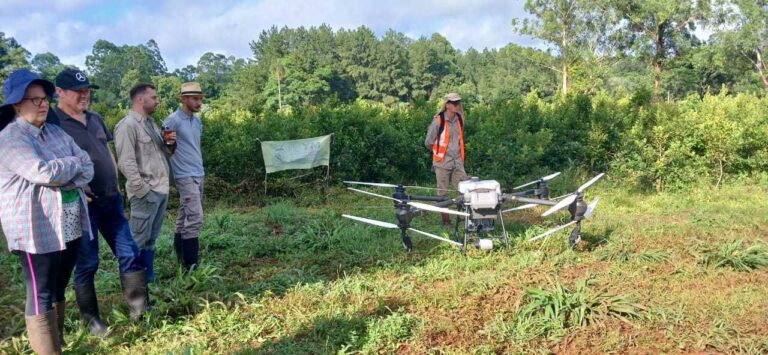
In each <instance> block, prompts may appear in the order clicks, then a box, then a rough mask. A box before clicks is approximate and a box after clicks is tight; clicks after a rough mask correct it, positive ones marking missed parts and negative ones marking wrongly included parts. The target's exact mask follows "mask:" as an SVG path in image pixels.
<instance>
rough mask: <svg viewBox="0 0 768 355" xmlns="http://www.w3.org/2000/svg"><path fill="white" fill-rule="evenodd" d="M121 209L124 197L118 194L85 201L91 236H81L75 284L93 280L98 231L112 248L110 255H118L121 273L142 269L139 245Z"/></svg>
mask: <svg viewBox="0 0 768 355" xmlns="http://www.w3.org/2000/svg"><path fill="white" fill-rule="evenodd" d="M124 211H125V206H124V205H123V198H122V197H121V196H120V195H119V194H118V195H115V196H114V197H102V198H101V199H99V200H94V201H92V202H91V203H89V204H88V213H89V217H90V219H91V229H92V233H93V237H94V238H93V239H92V240H88V238H81V242H80V251H79V253H78V256H77V265H76V268H75V284H77V285H83V284H87V283H93V279H94V276H95V275H96V270H98V268H99V237H98V234H99V232H101V236H102V237H104V240H105V241H106V242H107V244H108V245H109V248H110V249H112V254H113V255H115V256H116V257H117V262H118V263H119V265H120V266H119V269H120V273H121V274H123V273H127V272H134V271H140V270H143V269H144V263H143V262H142V261H141V259H140V258H139V247H138V246H136V242H134V241H133V236H132V235H131V228H130V227H129V224H128V219H126V218H125V212H124Z"/></svg>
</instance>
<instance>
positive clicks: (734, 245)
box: [700, 239, 768, 271]
mask: <svg viewBox="0 0 768 355" xmlns="http://www.w3.org/2000/svg"><path fill="white" fill-rule="evenodd" d="M700 262H701V263H702V264H704V265H706V266H711V267H715V268H719V267H730V268H733V269H734V270H737V271H752V270H755V269H758V268H762V267H766V266H768V250H766V248H765V246H763V245H760V244H755V245H752V246H749V247H746V246H744V241H743V240H741V239H739V240H735V241H732V242H730V243H727V244H724V245H722V246H720V247H719V248H717V247H714V248H706V249H704V252H703V255H702V257H701V259H700Z"/></svg>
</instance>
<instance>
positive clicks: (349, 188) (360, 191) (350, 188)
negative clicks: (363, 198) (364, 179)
mask: <svg viewBox="0 0 768 355" xmlns="http://www.w3.org/2000/svg"><path fill="white" fill-rule="evenodd" d="M347 189H348V190H352V191H355V192H359V193H362V194H366V195H371V196H376V197H381V198H386V199H389V200H393V201H395V202H399V203H403V201H401V200H398V199H396V198H394V197H389V196H384V195H379V194H377V193H373V192H369V191H365V190H359V189H356V188H354V187H348V188H347Z"/></svg>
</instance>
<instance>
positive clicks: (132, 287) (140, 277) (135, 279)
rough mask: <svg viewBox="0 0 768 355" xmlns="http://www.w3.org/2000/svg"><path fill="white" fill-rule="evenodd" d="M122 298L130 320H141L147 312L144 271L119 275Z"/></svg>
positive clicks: (145, 275)
mask: <svg viewBox="0 0 768 355" xmlns="http://www.w3.org/2000/svg"><path fill="white" fill-rule="evenodd" d="M120 283H121V284H122V285H123V297H125V300H126V301H127V302H128V310H129V312H130V316H131V320H134V321H137V320H139V319H141V317H142V316H143V315H144V312H146V310H147V301H148V297H147V272H146V271H145V270H141V271H135V272H129V273H124V274H120Z"/></svg>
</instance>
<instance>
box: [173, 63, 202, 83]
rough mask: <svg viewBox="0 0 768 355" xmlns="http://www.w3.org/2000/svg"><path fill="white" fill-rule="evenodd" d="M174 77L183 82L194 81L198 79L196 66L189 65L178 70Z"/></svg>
mask: <svg viewBox="0 0 768 355" xmlns="http://www.w3.org/2000/svg"><path fill="white" fill-rule="evenodd" d="M173 75H174V76H175V77H177V78H179V79H181V81H183V82H189V81H194V80H195V78H196V77H197V68H196V67H195V66H194V65H191V64H190V65H187V66H186V67H184V68H178V69H176V70H174V71H173Z"/></svg>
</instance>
